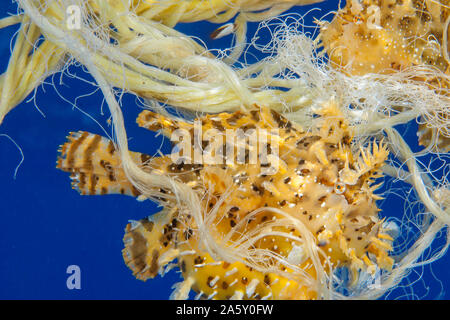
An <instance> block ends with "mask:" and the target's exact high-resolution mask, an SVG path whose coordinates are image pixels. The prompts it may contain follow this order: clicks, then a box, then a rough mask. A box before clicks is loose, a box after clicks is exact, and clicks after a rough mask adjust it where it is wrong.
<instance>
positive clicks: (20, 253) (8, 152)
mask: <svg viewBox="0 0 450 320" xmlns="http://www.w3.org/2000/svg"><path fill="white" fill-rule="evenodd" d="M321 7H322V11H321V12H320V13H319V12H317V13H316V16H318V17H320V16H322V15H323V14H325V13H326V12H327V11H329V10H331V9H335V8H337V1H328V2H327V3H325V4H322V5H321ZM310 8H311V6H308V7H303V8H299V7H298V8H295V9H294V10H291V11H292V12H299V13H304V12H306V11H307V10H309V9H310ZM12 12H16V7H15V5H14V4H12V3H11V2H10V1H2V4H0V16H2V17H3V16H6V15H7V14H8V13H12ZM310 18H311V17H310ZM310 18H309V21H311V19H310ZM216 27H217V26H215V25H213V24H210V23H197V24H192V25H182V26H180V29H181V30H183V31H185V32H187V33H188V34H191V35H199V36H200V37H202V38H203V39H205V40H206V43H207V45H208V47H210V48H220V47H226V45H227V41H229V38H225V39H223V40H221V41H215V42H214V41H211V40H208V38H207V37H206V35H207V34H208V33H210V32H211V31H213V30H214V29H215V28H216ZM254 28H255V26H254V25H253V26H251V29H253V30H254ZM16 30H17V28H16V27H9V28H6V29H4V30H0V39H1V40H0V56H1V57H2V59H1V60H0V70H1V72H3V71H4V70H5V68H6V65H7V61H8V58H9V52H10V51H9V48H10V39H11V38H12V35H13V34H14V32H15V31H16ZM70 70H71V72H72V73H73V74H76V75H77V76H80V77H83V78H84V79H87V80H90V81H91V80H92V79H91V77H90V76H89V75H88V74H86V73H85V72H84V71H83V70H82V69H81V68H77V67H72V68H71V69H70ZM52 81H54V83H55V85H56V90H55V88H54V87H53V86H51V85H50V84H49V83H51V82H52ZM92 92H94V89H93V87H92V86H90V85H89V84H87V83H84V82H82V81H80V80H77V79H71V78H69V77H67V76H63V77H62V78H60V76H59V75H57V76H56V77H54V78H53V79H47V84H44V85H43V86H41V87H39V88H38V90H37V91H36V97H35V99H34V100H31V101H29V102H23V103H22V104H21V105H19V106H18V107H17V108H16V109H14V110H13V111H12V112H11V113H10V114H8V116H7V117H6V118H5V121H4V123H3V124H2V126H1V127H0V134H7V135H9V136H10V137H11V138H12V139H14V141H15V142H16V143H17V144H18V145H19V146H20V147H21V149H22V151H23V154H24V157H25V159H24V162H23V163H22V165H21V166H20V168H19V169H18V172H17V176H16V177H15V178H14V172H15V168H16V166H17V165H18V164H19V163H20V161H21V155H20V152H19V150H18V149H17V148H16V146H15V145H14V144H13V143H12V142H11V141H10V140H9V139H7V138H6V137H1V136H0V218H1V223H0V226H1V232H0V299H166V298H168V297H169V295H170V292H171V289H170V287H171V285H172V284H173V283H174V282H176V281H179V279H180V276H179V274H178V273H176V272H173V271H172V272H171V273H169V274H168V275H166V276H165V277H164V278H161V277H158V278H156V279H153V280H151V281H148V282H146V283H144V282H142V281H139V280H136V279H135V278H134V277H133V276H132V274H131V271H130V270H129V269H128V268H127V267H126V266H125V264H124V262H123V259H122V254H121V250H122V248H123V244H122V237H123V233H124V227H125V225H126V224H127V222H128V220H129V219H136V220H137V219H140V218H143V217H145V216H147V215H150V214H153V213H155V212H157V211H159V209H158V208H157V206H156V205H155V204H153V203H151V202H149V201H146V202H143V203H140V202H137V201H136V200H135V199H133V198H131V197H123V196H116V195H108V196H101V197H100V196H97V197H96V196H91V197H89V196H87V197H86V196H85V197H82V196H80V195H79V194H78V193H77V192H76V191H74V190H72V189H71V187H70V180H69V177H68V174H66V173H64V172H61V171H59V170H57V169H55V162H56V156H57V149H58V147H59V145H60V144H62V143H63V142H64V141H65V137H66V135H67V134H68V132H69V131H77V130H85V131H89V132H93V133H98V134H103V132H102V130H101V128H100V127H99V125H98V124H96V123H95V122H94V121H93V120H92V119H90V118H89V117H87V116H86V115H84V114H83V113H82V112H80V111H79V110H77V109H74V108H73V107H72V105H71V104H70V103H74V102H75V99H76V98H77V97H79V96H81V95H86V94H89V93H92ZM61 97H64V99H65V100H64V99H62V98H61ZM30 98H31V96H30ZM27 100H28V99H27ZM67 101H69V102H70V103H68V102H67ZM102 101H103V100H102V96H101V94H100V93H99V92H95V93H93V94H92V95H90V96H87V97H84V98H79V99H78V100H77V102H76V105H77V107H78V108H80V109H82V110H84V111H86V112H88V113H89V114H90V115H91V116H92V117H93V118H95V119H96V121H98V122H99V123H100V124H102V125H103V126H104V127H105V128H106V129H107V130H110V127H108V126H107V124H106V120H107V119H108V117H109V115H108V111H107V107H106V106H105V105H104V106H103V110H104V111H105V112H104V114H102V112H101V106H102ZM35 105H36V106H37V107H38V108H39V109H40V111H41V112H42V113H43V114H45V117H44V116H43V115H42V114H41V112H39V111H38V109H37V108H36V106H35ZM123 109H124V114H125V119H126V126H127V129H128V133H129V137H130V138H131V140H130V148H131V149H133V150H136V151H141V152H146V153H149V154H153V153H154V152H156V150H157V149H158V147H160V145H161V143H162V142H163V141H162V140H161V138H160V137H157V138H156V137H155V135H154V134H153V133H151V132H149V131H147V130H145V129H141V128H138V127H137V125H136V124H135V119H136V116H137V114H138V113H139V111H140V109H139V108H138V107H137V106H136V100H135V98H134V97H133V96H130V95H125V96H124V98H123ZM413 129H414V128H409V129H408V130H405V134H409V135H412V138H411V139H414V136H413V134H414V130H413ZM169 150H170V148H169V145H168V144H167V142H164V143H163V152H168V151H169ZM382 209H383V210H384V211H383V213H382V214H383V215H384V216H389V215H399V213H401V212H402V210H403V204H402V203H401V201H399V199H398V198H396V197H395V196H392V197H389V198H388V199H387V200H386V201H384V202H383V204H382ZM449 262H450V258H449V256H448V255H447V256H445V257H444V258H443V259H441V260H440V261H437V262H435V263H434V264H433V267H432V269H430V268H429V267H425V268H424V270H423V271H422V269H419V270H417V272H418V273H419V274H420V275H413V276H412V277H411V279H412V280H417V279H419V281H417V282H416V283H415V284H414V289H413V290H414V293H415V294H416V295H417V297H419V298H420V297H424V298H426V299H436V298H441V299H448V298H449V297H450V294H449V292H448V288H450V275H449V272H448V264H449ZM69 265H78V266H79V267H80V269H81V289H80V290H69V289H67V287H66V279H67V277H68V276H69V275H68V274H67V273H66V269H67V267H68V266H69ZM437 279H438V280H437ZM403 284H404V285H405V286H407V287H408V286H409V284H408V281H404V282H403ZM408 292H409V291H408ZM404 294H405V292H404V290H403V289H399V290H396V291H395V292H394V293H393V294H391V295H390V296H389V297H388V298H389V299H393V298H404Z"/></svg>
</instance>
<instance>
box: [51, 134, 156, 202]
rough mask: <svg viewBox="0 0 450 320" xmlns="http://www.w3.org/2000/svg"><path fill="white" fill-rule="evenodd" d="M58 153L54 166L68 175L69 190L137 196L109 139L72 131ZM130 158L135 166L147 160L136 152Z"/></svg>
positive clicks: (138, 193) (88, 193) (82, 192)
mask: <svg viewBox="0 0 450 320" xmlns="http://www.w3.org/2000/svg"><path fill="white" fill-rule="evenodd" d="M59 152H60V155H59V156H58V160H57V164H56V167H57V168H58V169H61V170H63V171H66V172H70V173H71V178H72V180H73V181H72V187H73V188H74V189H76V190H78V191H79V192H80V193H81V194H83V195H103V194H125V195H130V196H138V195H140V192H139V191H138V190H137V189H136V188H135V187H134V186H133V185H132V184H131V183H130V181H129V180H128V179H127V177H126V175H125V172H124V170H123V168H122V165H121V159H120V156H119V154H118V152H117V151H116V148H115V146H114V143H113V142H112V141H111V140H109V139H107V138H104V137H102V136H99V135H96V134H92V133H88V132H82V131H80V132H72V133H71V134H70V135H69V136H68V141H67V142H66V143H64V144H63V145H62V146H61V148H60V150H59ZM132 156H133V158H134V160H135V161H138V164H141V162H142V161H144V160H146V159H149V158H150V157H149V156H146V155H141V154H139V153H132Z"/></svg>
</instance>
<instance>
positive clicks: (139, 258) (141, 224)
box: [122, 208, 177, 281]
mask: <svg viewBox="0 0 450 320" xmlns="http://www.w3.org/2000/svg"><path fill="white" fill-rule="evenodd" d="M176 210H177V209H176V208H173V209H171V210H168V209H164V210H162V211H161V212H159V213H157V214H154V215H153V216H150V217H148V218H146V219H142V220H139V221H131V222H130V223H129V224H128V225H127V226H126V228H125V236H124V238H123V242H124V245H125V248H124V249H123V250H122V256H123V259H124V261H125V264H126V265H127V266H128V267H129V268H130V269H131V270H132V271H133V275H134V276H135V277H136V278H138V279H140V280H144V281H145V280H147V279H150V278H154V277H155V276H156V275H158V273H159V272H160V271H162V269H163V268H164V267H165V266H166V265H167V264H168V263H170V261H172V260H173V259H175V258H176V255H177V250H176V249H175V237H174V234H173V232H175V231H174V230H173V225H172V219H173V217H174V215H175V214H176Z"/></svg>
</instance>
